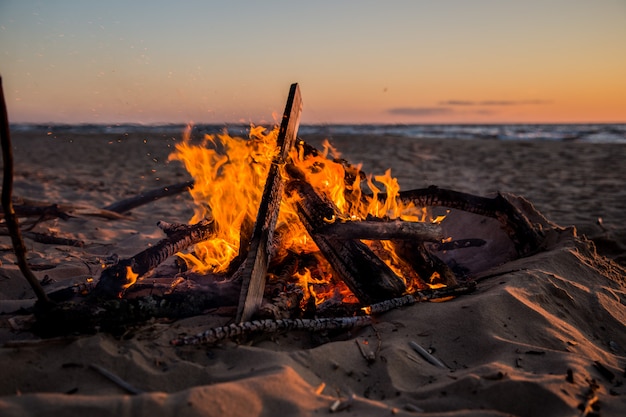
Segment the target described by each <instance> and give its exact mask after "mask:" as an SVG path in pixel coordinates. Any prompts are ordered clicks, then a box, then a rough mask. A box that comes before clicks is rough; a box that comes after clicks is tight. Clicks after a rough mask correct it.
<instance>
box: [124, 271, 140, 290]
mask: <svg viewBox="0 0 626 417" xmlns="http://www.w3.org/2000/svg"><path fill="white" fill-rule="evenodd" d="M137 278H139V275H138V274H135V273H134V272H133V269H132V268H131V267H130V266H127V267H126V284H124V285H123V286H122V288H123V289H126V288H129V287H130V286H131V285H133V284H134V283H135V282H137Z"/></svg>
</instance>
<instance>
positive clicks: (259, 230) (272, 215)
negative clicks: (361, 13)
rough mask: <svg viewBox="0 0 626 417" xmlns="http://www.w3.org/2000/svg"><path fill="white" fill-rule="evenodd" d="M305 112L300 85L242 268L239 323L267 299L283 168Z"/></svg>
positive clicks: (288, 111) (280, 136) (288, 112)
mask: <svg viewBox="0 0 626 417" xmlns="http://www.w3.org/2000/svg"><path fill="white" fill-rule="evenodd" d="M301 112H302V97H301V95H300V88H299V87H298V84H292V85H291V87H290V89H289V96H288V98H287V104H286V106H285V111H284V113H283V120H282V123H281V125H280V129H279V131H278V137H277V139H276V141H277V143H276V145H277V147H278V149H279V153H278V155H277V156H276V157H275V160H274V161H272V164H271V166H270V169H269V173H268V174H267V179H266V181H265V188H264V189H263V194H262V197H261V204H260V206H259V210H258V211H257V219H256V223H255V225H254V228H253V230H252V235H251V237H250V248H249V249H248V256H247V258H246V260H245V261H244V267H243V269H242V271H243V272H242V285H241V296H240V298H239V306H238V309H237V317H236V320H237V321H238V322H242V321H247V320H250V319H251V318H252V316H253V315H254V313H255V312H256V311H257V310H258V309H259V307H260V305H261V302H262V300H263V293H264V290H265V277H266V275H267V266H268V264H269V259H270V242H271V241H272V236H273V234H274V228H275V226H276V220H277V219H278V210H279V208H280V201H281V198H282V194H283V189H284V181H283V179H282V178H281V173H280V165H282V164H283V163H284V162H285V160H286V159H287V156H288V154H289V152H290V151H291V149H292V148H293V145H294V143H295V141H296V136H297V134H298V127H299V125H300V114H301Z"/></svg>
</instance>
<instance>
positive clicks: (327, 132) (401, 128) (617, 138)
mask: <svg viewBox="0 0 626 417" xmlns="http://www.w3.org/2000/svg"><path fill="white" fill-rule="evenodd" d="M185 127H186V125H184V124H160V125H143V124H26V123H20V124H12V125H11V131H13V132H37V131H43V132H52V133H53V134H62V133H86V134H87V133H89V134H97V133H103V134H104V133H111V134H124V133H134V132H146V133H157V134H158V133H162V134H172V135H176V134H179V133H180V132H182V131H183V130H184V129H185ZM249 128H250V125H249V124H196V125H194V127H193V129H194V132H195V133H200V134H203V133H220V132H223V131H224V130H225V129H226V130H227V131H228V132H229V133H230V134H231V135H238V136H240V135H244V136H245V135H247V133H248V131H249ZM299 134H300V135H302V136H305V135H324V136H328V137H329V138H332V136H333V135H354V136H363V135H368V136H369V135H388V136H398V137H408V138H433V139H459V140H472V139H493V140H505V141H506V140H515V141H524V140H551V141H563V142H565V141H576V142H589V143H625V144H626V124H623V123H618V124H488V125H479V124H476V125H474V124H442V125H437V124H316V125H307V124H303V125H301V126H300V129H299Z"/></svg>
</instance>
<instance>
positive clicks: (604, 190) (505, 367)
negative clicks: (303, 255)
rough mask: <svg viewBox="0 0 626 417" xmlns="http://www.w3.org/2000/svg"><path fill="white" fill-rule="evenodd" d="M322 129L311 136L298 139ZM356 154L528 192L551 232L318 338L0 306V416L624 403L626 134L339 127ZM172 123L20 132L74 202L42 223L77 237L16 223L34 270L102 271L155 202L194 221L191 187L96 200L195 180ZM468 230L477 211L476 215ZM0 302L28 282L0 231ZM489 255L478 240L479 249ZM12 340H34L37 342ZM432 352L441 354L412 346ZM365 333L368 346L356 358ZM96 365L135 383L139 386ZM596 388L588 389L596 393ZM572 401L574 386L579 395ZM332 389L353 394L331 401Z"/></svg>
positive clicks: (555, 409)
mask: <svg viewBox="0 0 626 417" xmlns="http://www.w3.org/2000/svg"><path fill="white" fill-rule="evenodd" d="M305 139H307V140H309V141H310V142H311V143H312V144H314V145H317V146H319V144H320V140H321V138H315V137H312V138H305ZM330 139H331V141H332V142H333V144H334V145H335V146H336V147H337V148H338V149H339V151H340V152H342V156H343V157H344V158H346V159H347V160H349V161H350V162H352V163H362V164H363V169H364V171H366V172H371V173H374V174H382V173H383V172H384V171H385V170H386V169H387V168H391V169H392V174H393V175H394V176H396V177H398V180H399V182H400V185H401V187H402V189H404V190H408V189H412V188H422V187H425V186H428V185H431V184H434V185H438V186H440V187H445V188H452V189H455V190H458V191H465V192H469V193H474V194H479V195H490V194H493V193H494V192H497V191H501V192H506V193H512V194H515V195H519V196H523V197H525V198H526V199H527V200H529V201H530V202H532V203H533V205H534V207H535V209H536V210H537V211H538V212H539V213H540V214H541V215H543V216H545V218H543V217H541V216H540V215H539V214H537V213H536V212H535V211H534V210H533V209H532V208H526V210H528V211H527V214H528V215H529V216H530V217H531V219H532V220H533V221H535V222H537V223H538V224H541V225H542V227H543V230H544V232H545V241H544V244H543V250H542V251H541V252H539V253H537V254H535V255H533V256H530V257H527V258H522V259H515V260H510V261H507V262H505V263H503V264H499V263H498V262H494V264H493V265H491V267H490V268H489V270H488V271H484V272H485V273H489V274H493V275H494V277H493V278H489V279H487V280H484V281H481V282H480V283H479V285H478V290H477V291H476V292H475V293H473V294H470V295H464V296H461V297H458V298H456V299H454V300H451V301H448V302H445V303H428V302H426V303H419V304H415V305H413V306H410V307H404V308H400V309H396V310H393V311H390V312H388V313H385V314H382V315H380V316H378V317H376V320H375V324H374V325H373V326H368V327H365V328H363V329H360V330H358V331H353V332H351V333H342V334H339V335H337V336H334V337H333V338H332V340H331V341H329V342H328V343H325V344H322V345H319V346H316V347H311V343H310V340H309V335H307V334H303V333H297V332H294V333H287V334H283V335H279V336H276V337H272V338H267V339H265V340H255V341H254V343H251V344H246V345H236V344H234V343H232V342H226V343H223V344H221V345H219V346H215V347H207V346H185V347H173V346H171V345H170V340H171V339H173V338H175V337H177V336H179V335H181V334H194V333H195V332H198V331H202V330H203V329H206V328H209V327H212V326H216V325H222V324H226V323H228V322H229V321H230V320H231V318H230V317H225V316H218V315H215V314H208V315H205V316H199V317H193V318H189V319H185V320H179V321H176V322H173V323H168V322H164V321H159V320H157V321H152V322H150V323H146V324H145V325H142V326H140V327H138V328H136V329H133V330H132V331H131V332H129V334H127V335H126V336H125V337H123V338H116V337H113V336H111V335H109V334H104V333H99V334H96V335H83V336H79V337H73V338H66V339H61V340H54V341H39V340H38V339H37V337H36V336H34V335H33V334H31V333H30V332H29V331H28V317H29V316H28V315H23V314H18V313H15V312H5V313H4V314H2V315H1V316H0V319H1V321H0V323H1V325H0V343H1V344H3V345H4V346H3V347H2V348H0V364H1V367H2V373H1V376H0V415H2V416H22V415H60V414H62V415H66V416H73V415H76V416H78V415H85V414H86V413H88V414H89V415H93V416H98V415H111V414H115V415H119V416H143V415H146V416H148V415H150V416H154V415H164V416H169V415H172V416H173V415H176V416H196V415H198V416H200V415H203V416H206V415H216V416H217V415H241V416H244V415H245V416H254V415H259V416H262V415H267V416H270V415H271V416H274V415H312V414H322V415H323V414H327V413H330V409H331V406H332V405H333V404H335V402H336V401H337V400H347V402H345V403H342V407H340V409H339V410H337V412H341V413H342V414H344V415H359V416H368V415H371V416H374V415H376V416H379V415H394V414H398V415H415V414H416V413H417V414H419V415H428V416H438V415H441V416H443V415H445V416H456V415H459V416H460V415H463V416H468V415H469V416H471V415H476V416H485V415H493V416H497V415H517V416H537V415H543V416H572V415H585V413H587V415H589V414H590V413H595V415H604V416H618V415H626V388H625V387H624V386H623V380H624V379H625V377H626V375H625V372H626V370H625V367H626V331H625V330H626V272H625V271H624V269H623V267H621V266H620V264H621V265H625V264H626V187H625V186H624V185H625V179H626V164H624V163H623V161H624V160H625V159H626V146H624V145H615V144H613V145H611V144H584V143H573V142H571V143H568V142H501V141H454V140H450V141H442V140H415V139H403V138H392V137H358V138H357V137H339V136H338V137H333V138H330ZM177 140H180V139H179V138H178V137H170V136H167V135H163V136H159V135H154V134H151V135H142V134H132V135H97V136H92V137H86V136H85V135H83V136H76V135H55V134H54V133H53V134H49V135H47V134H45V133H44V134H34V133H30V134H19V135H18V134H14V135H13V144H14V148H15V171H16V172H15V195H16V196H18V197H21V198H25V199H32V200H40V201H46V202H49V203H57V204H60V205H61V204H71V205H72V210H73V213H74V214H75V215H76V217H74V218H71V219H69V220H67V221H63V220H50V221H46V222H44V223H41V224H40V225H38V226H37V228H36V230H37V231H40V232H47V233H55V234H57V235H58V236H64V237H73V238H78V239H81V240H83V241H84V242H85V246H84V247H83V248H76V247H66V246H61V245H45V244H40V243H35V242H32V241H29V240H27V241H26V243H27V247H28V250H29V254H28V256H29V262H30V263H31V265H34V266H37V267H38V268H37V271H36V274H37V276H38V277H39V278H41V279H43V278H44V276H48V278H49V279H51V280H53V284H50V285H53V286H54V285H66V284H67V283H69V282H82V281H84V280H85V279H87V278H89V277H94V278H97V276H98V274H99V271H100V270H101V264H102V262H104V259H106V258H107V257H109V256H111V255H112V254H114V253H115V254H118V255H119V256H120V257H125V256H131V255H133V254H135V253H138V252H139V251H141V250H143V249H145V248H146V247H147V246H148V245H150V244H151V243H154V242H156V241H158V240H159V239H161V238H162V234H161V231H160V230H159V229H158V228H157V227H156V226H155V223H156V222H157V221H159V220H167V221H170V222H186V221H188V220H189V218H190V216H191V213H192V201H191V199H190V197H189V196H188V195H186V194H181V195H178V196H176V197H170V198H166V199H163V200H160V201H157V202H155V203H152V204H149V205H145V206H142V207H140V208H137V209H134V210H132V212H131V214H130V215H129V216H126V217H125V218H123V219H118V220H107V219H103V218H100V217H96V216H93V215H91V214H93V213H94V212H96V211H97V209H98V208H101V207H103V206H105V205H107V204H110V203H112V202H115V201H118V200H121V199H123V198H126V197H128V196H132V195H135V194H137V193H139V192H141V191H143V190H149V189H152V188H155V187H158V186H161V185H167V184H172V183H177V182H180V181H183V180H186V179H188V175H187V174H186V172H185V171H184V169H183V168H182V167H181V166H180V164H179V163H177V162H171V163H168V162H167V156H168V154H169V153H170V152H171V151H172V147H173V144H174V143H175V142H176V141H177ZM476 230H478V231H480V227H479V228H478V229H476ZM0 250H1V252H0V261H1V262H2V265H1V267H0V305H2V306H3V310H5V311H10V310H11V307H10V306H11V305H14V304H19V303H22V302H23V300H25V299H30V298H32V297H33V295H32V292H31V290H30V288H29V287H28V285H27V284H26V282H25V280H24V279H23V278H22V277H21V275H20V273H19V271H18V269H17V267H16V266H15V264H14V262H15V258H14V256H13V254H12V253H11V251H10V240H9V238H8V237H6V236H3V237H1V239H0ZM482 256H483V257H484V256H486V255H485V254H483V255H482ZM21 341H31V342H30V343H26V342H23V343H22V342H21ZM409 342H416V343H418V344H419V345H421V346H423V347H425V348H426V349H428V350H429V351H430V352H431V353H432V354H433V355H434V356H436V357H437V358H438V359H440V360H441V361H442V362H443V363H444V364H445V368H439V367H436V366H434V365H432V364H430V363H429V362H427V361H426V360H425V359H424V358H422V357H421V356H420V355H419V354H418V353H416V352H415V351H414V350H413V349H412V348H411V347H410V345H409ZM359 343H367V344H368V346H369V347H370V348H371V349H372V350H373V352H374V355H375V358H374V359H373V360H369V361H368V360H366V359H365V358H364V356H363V355H362V354H361V350H360V348H359V346H358V344H359ZM94 366H95V367H98V366H99V367H102V368H106V369H108V370H109V371H111V372H113V373H114V374H116V375H118V376H119V377H120V378H122V379H123V380H125V381H127V382H128V383H130V384H132V385H133V386H135V387H136V388H138V389H140V390H141V391H142V393H140V394H137V395H131V394H128V393H127V392H125V391H124V390H123V389H121V388H120V387H119V386H118V385H116V384H114V383H113V382H111V381H110V380H108V379H107V378H105V377H103V376H102V375H101V374H100V373H98V372H96V370H95V369H94ZM596 399H597V402H596V401H595V400H596ZM592 403H593V407H590V408H589V409H587V410H584V406H585V404H587V405H591V404H592ZM344 405H347V407H345V408H343V406H344Z"/></svg>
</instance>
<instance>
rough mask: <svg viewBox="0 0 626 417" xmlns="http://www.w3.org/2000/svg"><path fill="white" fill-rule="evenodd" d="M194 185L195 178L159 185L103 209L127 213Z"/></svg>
mask: <svg viewBox="0 0 626 417" xmlns="http://www.w3.org/2000/svg"><path fill="white" fill-rule="evenodd" d="M193 186H194V181H193V180H190V181H184V182H179V183H177V184H172V185H166V186H165V187H159V188H155V189H152V190H149V191H145V192H143V193H140V194H138V195H136V196H134V197H130V198H126V199H124V200H120V201H118V202H115V203H113V204H109V205H108V206H105V207H103V209H104V210H108V211H112V212H115V213H125V212H127V211H129V210H132V209H134V208H136V207H139V206H142V205H144V204H148V203H151V202H153V201H156V200H159V199H161V198H163V197H169V196H172V195H176V194H180V193H182V192H184V191H188V190H189V189H191V188H193Z"/></svg>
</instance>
